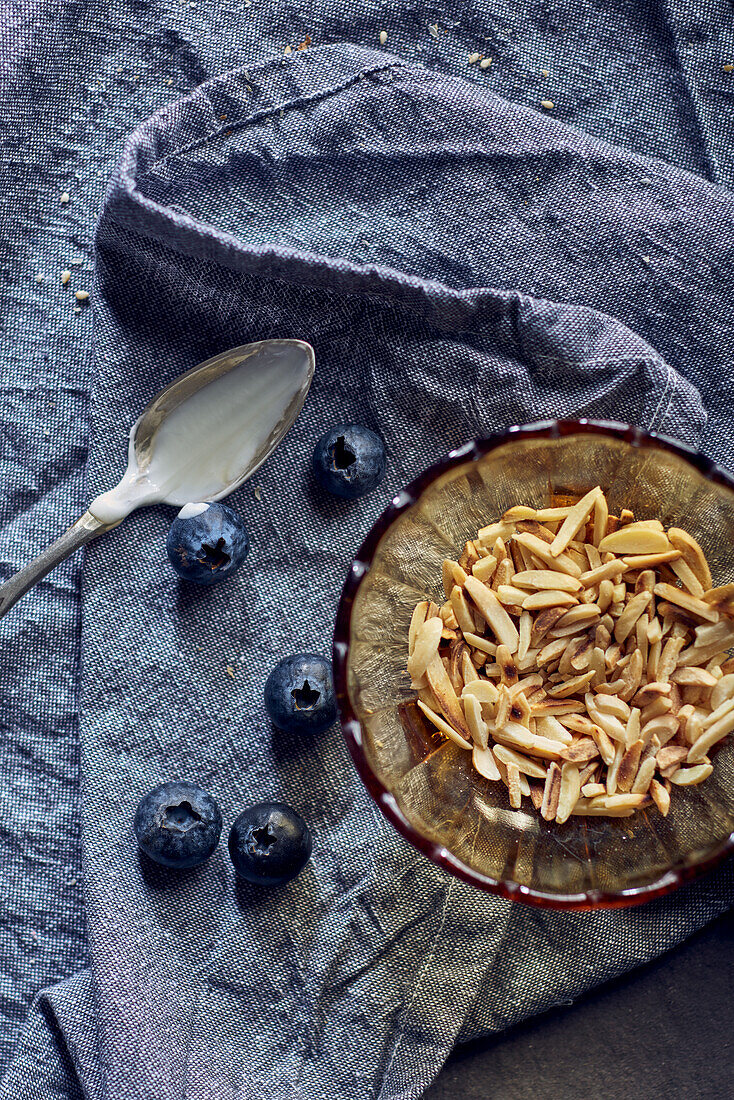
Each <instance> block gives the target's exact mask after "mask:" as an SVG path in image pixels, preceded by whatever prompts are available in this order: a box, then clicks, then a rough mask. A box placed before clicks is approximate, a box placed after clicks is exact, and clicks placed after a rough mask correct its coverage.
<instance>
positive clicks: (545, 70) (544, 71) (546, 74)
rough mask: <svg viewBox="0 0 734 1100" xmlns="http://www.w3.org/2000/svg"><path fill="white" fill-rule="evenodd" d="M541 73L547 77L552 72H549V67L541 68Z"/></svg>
mask: <svg viewBox="0 0 734 1100" xmlns="http://www.w3.org/2000/svg"><path fill="white" fill-rule="evenodd" d="M540 75H541V76H545V77H548V76H550V73H549V71H548V70H547V69H541V70H540Z"/></svg>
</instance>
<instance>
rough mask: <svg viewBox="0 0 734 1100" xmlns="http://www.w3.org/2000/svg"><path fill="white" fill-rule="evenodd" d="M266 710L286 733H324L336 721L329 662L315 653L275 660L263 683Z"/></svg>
mask: <svg viewBox="0 0 734 1100" xmlns="http://www.w3.org/2000/svg"><path fill="white" fill-rule="evenodd" d="M265 709H266V710H267V712H268V714H269V715H270V720H271V721H272V723H273V725H274V726H277V727H278V729H280V730H283V731H284V732H285V733H323V731H324V730H326V729H328V728H329V726H331V725H333V723H334V721H335V720H336V699H335V698H334V683H333V680H332V673H331V661H327V660H326V658H325V657H319V655H318V654H317V653H296V654H294V655H293V656H292V657H284V658H283V659H282V661H278V663H277V665H276V666H275V668H274V669H273V671H272V672H271V673H270V675H269V676H268V679H267V681H266V684H265Z"/></svg>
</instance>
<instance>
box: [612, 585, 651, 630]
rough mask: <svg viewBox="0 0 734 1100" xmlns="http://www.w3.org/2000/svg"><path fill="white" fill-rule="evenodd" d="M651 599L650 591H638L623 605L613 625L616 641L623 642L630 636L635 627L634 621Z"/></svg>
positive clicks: (645, 608)
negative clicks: (622, 609) (623, 607)
mask: <svg viewBox="0 0 734 1100" xmlns="http://www.w3.org/2000/svg"><path fill="white" fill-rule="evenodd" d="M651 599H652V594H651V593H650V592H638V594H637V595H636V596H633V597H632V599H631V600H630V601H629V603H628V604H627V606H626V607H625V609H624V611H623V612H622V614H621V615H620V616H619V618H618V619H617V622H616V625H615V627H614V637H615V638H616V640H617V641H618V642H624V641H626V640H627V638H628V637H629V636H630V634H631V633H632V631H633V630H634V628H635V623H636V622H637V620H638V619H639V617H640V615H642V613H643V611H646V610H647V606H648V604H649V603H650V600H651Z"/></svg>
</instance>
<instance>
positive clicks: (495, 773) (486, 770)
mask: <svg viewBox="0 0 734 1100" xmlns="http://www.w3.org/2000/svg"><path fill="white" fill-rule="evenodd" d="M472 763H473V765H474V767H475V768H476V770H477V771H478V772H479V774H480V775H483V776H484V778H485V779H492V780H497V779H501V776H500V771H499V768H498V767H497V762H496V761H495V758H494V755H493V753H492V750H491V749H480V748H477V746H476V745H475V746H474V749H473V751H472Z"/></svg>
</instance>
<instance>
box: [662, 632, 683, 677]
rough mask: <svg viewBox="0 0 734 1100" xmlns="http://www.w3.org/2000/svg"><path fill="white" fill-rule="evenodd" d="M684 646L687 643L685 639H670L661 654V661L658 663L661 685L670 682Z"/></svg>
mask: <svg viewBox="0 0 734 1100" xmlns="http://www.w3.org/2000/svg"><path fill="white" fill-rule="evenodd" d="M684 645H685V642H684V640H683V638H674V637H670V638H668V640H667V642H666V643H665V645H664V646H663V650H662V653H661V654H660V660H659V661H658V668H657V678H658V682H659V683H661V684H666V683H667V682H668V680H669V678H670V675H671V673H672V672H673V670H674V669H675V666H676V664H677V663H678V657H679V656H680V651H681V650H682V649H683V646H684Z"/></svg>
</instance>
